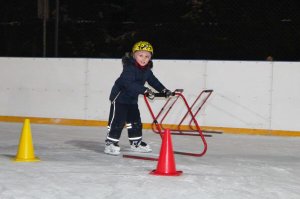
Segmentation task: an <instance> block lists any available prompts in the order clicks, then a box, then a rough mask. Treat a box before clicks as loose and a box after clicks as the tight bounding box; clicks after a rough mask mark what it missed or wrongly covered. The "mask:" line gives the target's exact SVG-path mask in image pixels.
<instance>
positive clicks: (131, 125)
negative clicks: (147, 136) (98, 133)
mask: <svg viewBox="0 0 300 199" xmlns="http://www.w3.org/2000/svg"><path fill="white" fill-rule="evenodd" d="M125 124H126V127H127V130H128V138H129V140H130V141H136V140H141V139H142V122H141V115H140V111H139V108H138V104H120V103H116V102H112V104H111V106H110V113H109V120H108V134H107V137H106V139H107V140H109V141H112V142H119V139H120V137H121V133H122V130H123V128H124V126H125Z"/></svg>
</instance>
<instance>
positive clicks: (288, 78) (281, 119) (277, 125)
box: [271, 62, 300, 130]
mask: <svg viewBox="0 0 300 199" xmlns="http://www.w3.org/2000/svg"><path fill="white" fill-rule="evenodd" d="M273 73H274V75H273V95H272V114H271V117H272V129H280V130H284V129H286V128H287V127H290V128H292V129H294V130H299V129H300V64H299V63H297V64H295V63H288V62H277V63H274V69H273Z"/></svg>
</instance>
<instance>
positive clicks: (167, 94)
mask: <svg viewBox="0 0 300 199" xmlns="http://www.w3.org/2000/svg"><path fill="white" fill-rule="evenodd" d="M162 93H163V94H165V95H166V98H168V97H170V96H171V95H172V92H171V91H170V90H169V89H166V88H165V89H164V90H162Z"/></svg>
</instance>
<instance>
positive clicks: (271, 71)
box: [0, 57, 300, 135]
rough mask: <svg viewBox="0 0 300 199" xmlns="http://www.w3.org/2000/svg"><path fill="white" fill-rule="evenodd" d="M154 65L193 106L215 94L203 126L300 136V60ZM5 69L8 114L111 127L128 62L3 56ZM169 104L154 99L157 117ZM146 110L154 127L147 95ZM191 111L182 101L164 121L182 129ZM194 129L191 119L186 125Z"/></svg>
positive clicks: (4, 111)
mask: <svg viewBox="0 0 300 199" xmlns="http://www.w3.org/2000/svg"><path fill="white" fill-rule="evenodd" d="M153 63H154V68H153V72H154V74H155V75H156V77H157V78H158V79H159V80H161V81H162V83H163V84H164V85H165V86H166V87H167V88H169V89H170V90H175V89H184V96H185V97H186V100H187V101H188V103H192V102H193V100H195V98H196V97H197V95H198V94H199V92H201V91H202V90H204V89H213V90H214V92H213V93H212V95H211V97H210V98H209V99H208V101H207V102H206V104H205V106H203V108H202V110H201V111H200V113H199V114H198V115H197V117H196V119H197V121H198V123H199V124H200V126H203V127H210V128H217V129H222V128H223V130H222V131H224V132H238V131H239V132H241V133H244V132H245V133H255V134H256V133H261V134H270V133H274V132H277V133H278V134H281V133H282V132H288V133H289V134H295V135H296V134H297V132H299V131H300V122H299V113H300V103H299V101H300V92H298V91H299V90H300V62H266V61H261V62H255V61H209V60H153ZM0 70H1V73H0V79H1V84H0V104H1V106H0V115H1V116H3V117H5V116H9V117H33V118H40V119H39V120H40V121H41V120H43V121H44V122H45V123H47V122H48V123H54V124H55V123H57V124H66V125H69V124H70V125H73V124H74V123H75V124H76V125H77V124H83V125H84V124H85V123H87V124H89V125H91V124H92V123H95V125H98V121H104V123H105V121H106V120H107V118H108V114H109V107H110V102H109V100H108V96H109V93H110V89H111V86H112V84H113V82H114V81H115V80H116V78H117V77H118V76H119V75H120V72H121V70H122V65H121V59H86V58H14V57H9V58H8V57H0ZM164 103H165V99H155V100H153V101H151V102H150V104H151V107H152V108H153V112H154V113H158V111H159V110H160V109H161V107H162V105H163V104H164ZM180 103H181V104H180ZM139 108H140V112H141V117H142V121H143V122H144V123H145V124H149V123H151V122H152V120H153V119H152V117H151V115H150V114H149V110H148V109H147V106H146V104H145V102H144V100H143V96H140V99H139ZM185 113H186V108H185V106H184V105H183V104H182V101H180V102H179V103H177V104H176V106H174V108H173V109H172V112H170V114H169V115H168V117H167V118H166V119H165V120H164V124H177V122H179V121H180V119H181V118H182V116H183V115H184V114H185ZM41 118H42V119H41ZM47 118H54V119H47ZM56 118H64V119H56ZM187 124H188V121H185V123H183V125H187ZM145 127H147V125H145Z"/></svg>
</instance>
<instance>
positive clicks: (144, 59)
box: [133, 50, 151, 66]
mask: <svg viewBox="0 0 300 199" xmlns="http://www.w3.org/2000/svg"><path fill="white" fill-rule="evenodd" d="M133 57H134V59H135V60H136V61H137V63H138V64H139V65H140V66H146V65H147V64H148V62H149V61H150V59H151V53H150V52H148V51H144V50H139V51H136V52H135V53H134V54H133Z"/></svg>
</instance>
